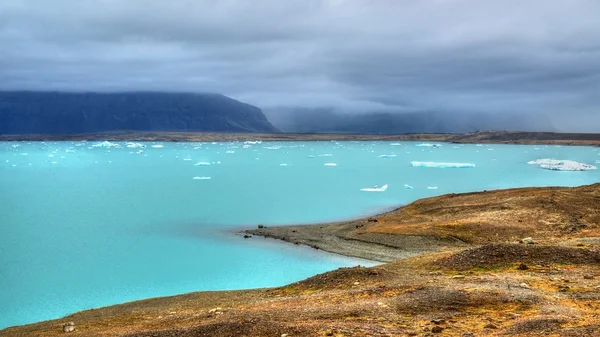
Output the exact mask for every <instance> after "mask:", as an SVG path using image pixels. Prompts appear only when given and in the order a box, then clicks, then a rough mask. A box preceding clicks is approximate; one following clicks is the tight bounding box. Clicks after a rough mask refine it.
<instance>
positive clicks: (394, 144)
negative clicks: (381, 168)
mask: <svg viewBox="0 0 600 337" xmlns="http://www.w3.org/2000/svg"><path fill="white" fill-rule="evenodd" d="M390 145H391V146H402V144H400V143H392V144H390Z"/></svg>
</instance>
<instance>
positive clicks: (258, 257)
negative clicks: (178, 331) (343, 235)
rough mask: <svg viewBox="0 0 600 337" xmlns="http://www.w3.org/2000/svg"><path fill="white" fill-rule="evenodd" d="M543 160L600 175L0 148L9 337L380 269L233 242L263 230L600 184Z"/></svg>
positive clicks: (310, 151) (193, 151)
mask: <svg viewBox="0 0 600 337" xmlns="http://www.w3.org/2000/svg"><path fill="white" fill-rule="evenodd" d="M541 159H554V160H569V161H570V162H567V163H568V164H569V167H571V165H572V164H571V163H572V162H577V163H583V164H586V165H588V166H596V167H597V166H600V148H598V147H567V146H543V145H538V146H525V145H493V144H492V145H475V144H473V145H457V144H447V143H442V144H424V143H419V142H416V143H413V142H237V143H125V142H118V143H112V142H104V143H97V142H0V289H2V291H0V329H1V328H4V327H7V326H11V325H18V324H26V323H31V322H35V321H39V320H46V319H52V318H58V317H61V316H64V315H66V314H69V313H72V312H75V311H79V310H83V309H89V308H94V307H100V306H106V305H111V304H116V303H122V302H126V301H131V300H137V299H143V298H148V297H156V296H166V295H174V294H180V293H186V292H192V291H200V290H224V289H241V288H256V287H269V286H279V285H284V284H287V283H290V282H294V281H297V280H300V279H303V278H306V277H309V276H312V275H314V274H317V273H321V272H325V271H328V270H332V269H335V268H339V267H344V266H353V265H357V264H361V265H371V264H373V262H369V261H364V260H357V259H352V258H347V257H343V256H338V255H334V254H328V253H324V252H320V251H316V250H313V249H311V248H308V247H302V246H295V245H291V244H286V243H282V242H278V241H274V240H270V239H263V238H259V237H253V238H251V239H243V238H242V237H241V236H240V235H236V231H238V230H240V229H244V228H254V227H256V226H257V225H258V224H263V225H266V226H270V225H284V224H298V223H315V222H326V221H336V220H342V219H348V218H355V217H360V216H365V215H370V214H375V213H378V212H381V211H383V210H387V209H390V208H392V207H396V206H398V205H402V204H406V203H409V202H412V201H414V200H416V199H419V198H424V197H430V196H436V195H440V194H445V193H456V192H467V191H477V190H491V189H499V188H509V187H524V186H552V185H556V186H578V185H584V184H591V183H595V182H598V181H600V170H597V169H590V170H587V171H554V170H552V169H543V168H542V167H541V165H533V164H528V162H533V161H538V160H541ZM571 161H572V162H571ZM538 163H545V164H544V165H551V168H552V167H555V165H556V163H557V162H556V161H547V160H546V161H538ZM548 163H549V164H548ZM559 164H560V163H559Z"/></svg>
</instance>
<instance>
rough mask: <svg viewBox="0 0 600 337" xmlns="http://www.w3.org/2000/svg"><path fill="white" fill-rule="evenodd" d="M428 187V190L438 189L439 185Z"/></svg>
mask: <svg viewBox="0 0 600 337" xmlns="http://www.w3.org/2000/svg"><path fill="white" fill-rule="evenodd" d="M427 189H428V190H437V189H438V187H437V186H428V187H427Z"/></svg>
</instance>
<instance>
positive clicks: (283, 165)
mask: <svg viewBox="0 0 600 337" xmlns="http://www.w3.org/2000/svg"><path fill="white" fill-rule="evenodd" d="M279 166H282V167H285V166H288V164H279Z"/></svg>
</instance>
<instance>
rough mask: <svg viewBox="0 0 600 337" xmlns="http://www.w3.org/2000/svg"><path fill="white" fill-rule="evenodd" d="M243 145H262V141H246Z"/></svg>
mask: <svg viewBox="0 0 600 337" xmlns="http://www.w3.org/2000/svg"><path fill="white" fill-rule="evenodd" d="M244 144H250V145H255V144H262V140H257V141H253V140H247V141H245V142H244Z"/></svg>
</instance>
